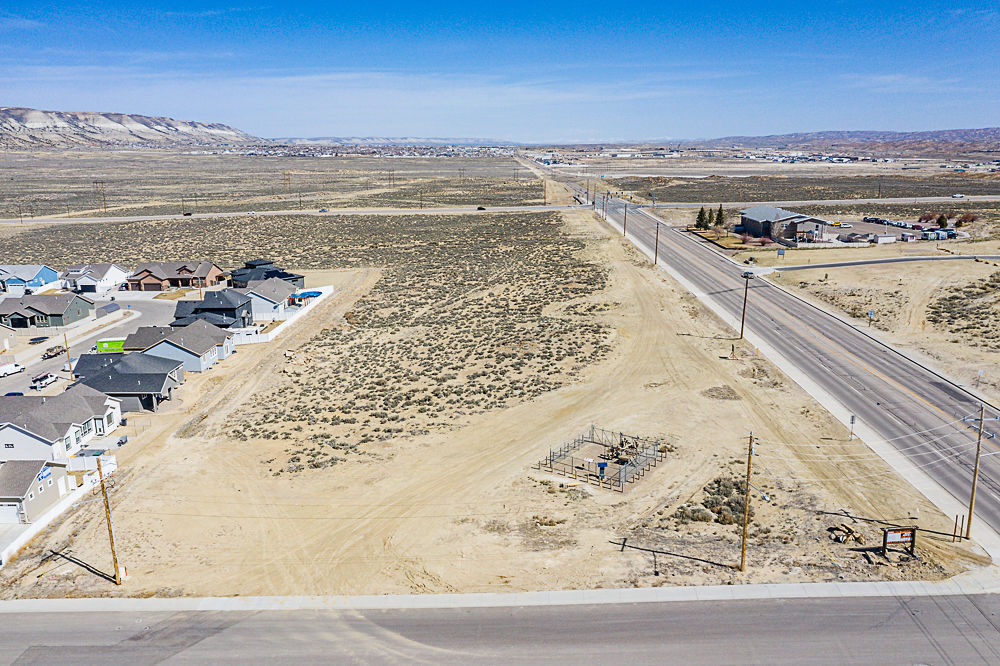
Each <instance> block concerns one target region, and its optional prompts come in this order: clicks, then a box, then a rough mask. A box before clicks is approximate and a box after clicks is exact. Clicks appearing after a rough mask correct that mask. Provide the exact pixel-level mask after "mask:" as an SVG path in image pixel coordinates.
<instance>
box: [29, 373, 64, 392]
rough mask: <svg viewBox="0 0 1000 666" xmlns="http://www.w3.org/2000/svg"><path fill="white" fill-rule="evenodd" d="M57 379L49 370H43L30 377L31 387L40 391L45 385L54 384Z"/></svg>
mask: <svg viewBox="0 0 1000 666" xmlns="http://www.w3.org/2000/svg"><path fill="white" fill-rule="evenodd" d="M57 379H59V378H58V377H56V376H55V375H54V374H52V373H51V372H43V373H42V374H40V375H35V376H34V377H32V378H31V388H33V389H35V390H36V391H41V390H42V389H43V388H45V387H46V386H49V385H50V384H54V383H55V382H56V380H57Z"/></svg>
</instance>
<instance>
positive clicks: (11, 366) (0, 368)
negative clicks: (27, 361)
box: [0, 363, 24, 377]
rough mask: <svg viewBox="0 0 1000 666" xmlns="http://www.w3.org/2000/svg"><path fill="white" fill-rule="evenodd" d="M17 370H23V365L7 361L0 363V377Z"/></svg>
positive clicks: (14, 373)
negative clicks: (3, 363)
mask: <svg viewBox="0 0 1000 666" xmlns="http://www.w3.org/2000/svg"><path fill="white" fill-rule="evenodd" d="M19 372H24V366H23V365H21V364H20V363H7V364H5V365H0V377H6V376H7V375H16V374H17V373H19Z"/></svg>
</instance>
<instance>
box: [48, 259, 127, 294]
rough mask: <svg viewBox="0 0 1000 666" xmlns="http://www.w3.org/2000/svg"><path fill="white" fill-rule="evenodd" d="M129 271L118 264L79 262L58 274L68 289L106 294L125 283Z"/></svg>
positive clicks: (85, 292) (84, 292)
mask: <svg viewBox="0 0 1000 666" xmlns="http://www.w3.org/2000/svg"><path fill="white" fill-rule="evenodd" d="M130 273H131V271H129V270H127V269H125V268H122V267H121V266H119V265H118V264H81V265H76V266H70V267H69V268H67V269H66V270H65V271H63V272H62V275H61V276H60V277H61V278H62V280H63V284H64V285H65V286H66V288H67V289H69V290H70V291H77V292H80V293H82V294H106V293H107V292H109V291H117V290H118V288H119V287H121V286H122V285H123V284H125V281H126V280H128V276H129V274H130Z"/></svg>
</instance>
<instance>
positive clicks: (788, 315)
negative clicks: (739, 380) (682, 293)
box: [607, 199, 1000, 536]
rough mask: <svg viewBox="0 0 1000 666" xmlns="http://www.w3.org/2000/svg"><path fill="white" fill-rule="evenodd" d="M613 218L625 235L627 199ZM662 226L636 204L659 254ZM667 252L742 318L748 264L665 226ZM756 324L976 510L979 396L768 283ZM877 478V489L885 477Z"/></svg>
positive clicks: (999, 524) (988, 497) (984, 516)
mask: <svg viewBox="0 0 1000 666" xmlns="http://www.w3.org/2000/svg"><path fill="white" fill-rule="evenodd" d="M607 214H608V217H609V219H610V221H611V223H612V224H613V225H617V226H618V228H619V229H620V228H621V226H622V219H623V218H624V214H625V202H623V201H621V200H619V199H613V200H609V201H608V203H607ZM655 226H656V219H655V218H654V217H653V216H652V215H649V214H646V213H645V212H644V211H642V210H641V209H639V210H636V209H633V207H632V206H631V205H629V211H628V222H627V231H628V234H629V236H630V237H633V238H634V239H635V240H637V241H638V242H640V243H642V244H643V245H645V246H646V247H648V248H651V249H652V248H653V245H654V238H655ZM658 255H659V259H660V261H661V262H662V263H665V264H667V265H669V266H670V267H671V268H672V269H673V270H675V271H676V272H677V273H679V274H680V275H681V276H682V277H683V278H684V279H686V280H687V281H688V282H689V283H690V284H692V285H693V286H694V287H695V288H696V289H697V290H699V291H700V292H701V293H702V294H704V295H705V296H706V297H707V298H708V299H711V300H712V301H713V302H715V303H716V304H717V305H719V306H721V307H722V308H723V309H724V310H725V311H726V312H727V313H729V314H730V315H731V316H733V317H735V318H736V320H739V318H740V313H741V310H742V307H743V294H744V284H745V281H744V279H743V278H742V277H741V274H742V273H743V272H744V271H745V270H747V269H748V268H749V267H748V266H742V265H739V264H736V263H734V262H733V261H731V260H730V259H728V258H727V257H724V256H722V255H721V254H719V253H717V252H715V251H713V250H711V249H709V248H708V247H707V246H706V245H705V244H704V243H701V242H698V241H696V240H693V239H692V237H691V236H690V235H689V234H687V233H686V232H683V231H681V230H679V229H676V228H673V227H669V226H667V225H665V224H663V223H662V222H661V223H660V232H659V250H658ZM746 327H747V330H748V331H749V332H752V333H754V334H756V336H758V337H760V338H761V339H762V340H763V341H765V342H766V343H767V344H768V345H770V346H771V347H772V348H773V349H776V350H779V351H780V353H781V354H782V355H783V356H784V357H785V358H786V359H787V360H788V361H789V362H790V363H792V364H794V366H795V367H796V368H797V370H798V371H800V372H801V373H803V374H804V375H806V376H807V377H808V378H809V379H810V380H812V381H813V382H814V383H815V384H816V385H817V386H818V387H820V389H821V390H822V391H824V392H825V393H826V394H828V395H829V396H832V397H833V398H834V399H835V400H837V401H838V402H839V403H840V404H841V405H843V406H844V407H845V408H847V409H848V410H849V411H850V413H852V414H854V415H856V417H857V419H858V420H859V421H860V422H862V423H863V424H865V425H866V426H868V427H869V428H870V429H872V430H873V431H874V432H875V433H876V434H877V436H878V437H880V438H881V439H883V440H885V441H887V442H888V443H889V444H891V445H892V446H893V447H894V448H895V449H896V450H897V451H898V452H899V453H900V454H902V455H903V456H905V457H906V458H908V459H909V460H910V461H911V462H912V463H913V464H914V465H915V466H916V467H919V468H920V469H922V471H924V472H925V473H927V474H928V475H930V477H931V478H933V479H934V480H935V481H936V482H937V483H938V484H940V485H941V486H942V487H943V488H944V489H945V490H947V491H948V493H950V494H951V495H952V496H953V497H955V498H956V499H957V500H959V502H962V503H964V504H966V505H967V503H968V500H969V492H970V487H971V480H972V472H973V464H974V460H975V444H976V432H975V430H974V428H975V424H974V423H968V422H965V423H963V422H962V419H963V418H966V417H978V415H979V406H980V401H979V400H977V399H976V397H975V396H974V395H972V394H971V393H970V392H968V391H967V390H965V389H964V388H962V387H960V386H958V385H956V384H954V383H952V382H950V381H948V380H947V379H945V378H944V377H942V376H940V375H938V374H936V373H935V372H933V371H932V370H930V369H928V368H926V367H923V366H921V365H920V364H918V363H916V362H915V361H913V360H911V359H910V358H908V357H906V356H904V355H902V354H900V353H897V352H896V351H893V350H892V349H891V348H889V347H887V346H886V345H884V344H882V343H880V342H878V341H877V340H875V339H873V338H871V337H869V336H867V335H866V334H865V333H864V332H863V330H862V329H860V328H857V327H855V326H853V325H851V324H848V323H846V322H845V321H843V320H841V319H838V318H836V317H834V316H832V315H830V314H828V313H826V312H825V311H823V310H821V309H820V308H818V307H816V306H813V305H810V304H809V303H807V302H805V301H803V300H801V299H799V298H797V297H795V296H793V295H792V294H790V293H789V292H786V291H784V290H782V289H780V288H778V287H776V286H774V285H772V284H771V283H769V282H767V281H766V280H764V279H753V280H751V281H750V289H749V298H748V307H747V314H746ZM997 415H998V410H997V409H996V408H995V407H993V406H990V405H987V408H986V416H987V419H990V418H991V417H996V416H997ZM789 418H794V416H792V415H790V416H789ZM998 425H1000V422H997V421H987V422H986V428H985V430H986V441H985V443H984V445H983V453H984V456H983V458H982V467H981V475H980V480H979V491H978V494H977V499H976V511H975V515H976V518H977V520H984V521H986V522H987V523H988V524H989V525H990V526H991V527H992V528H993V529H994V530H1000V458H998V457H997V456H994V455H989V454H992V453H996V452H1000V447H998V446H997V442H998V441H1000V438H993V437H992V436H993V435H994V434H995V433H996V432H998V431H1000V427H997V426H998ZM764 445H765V446H766V443H765V444H764ZM817 450H821V449H817ZM872 482H873V483H877V478H873V479H872ZM973 536H975V530H973Z"/></svg>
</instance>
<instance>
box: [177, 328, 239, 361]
mask: <svg viewBox="0 0 1000 666" xmlns="http://www.w3.org/2000/svg"><path fill="white" fill-rule="evenodd" d="M174 330H175V331H176V332H178V333H179V332H184V333H187V334H189V335H190V334H192V333H196V334H204V335H206V336H207V337H209V338H211V339H212V340H214V341H215V347H216V352H217V354H218V358H219V360H220V361H224V360H226V359H227V358H229V357H230V356H232V355H233V352H235V351H236V342H235V340H234V334H233V332H232V331H227V330H226V329H223V328H219V327H218V326H214V325H212V324H209V323H208V322H207V321H205V320H203V319H199V320H197V321H194V322H191V323H190V324H188V325H187V326H184V327H183V328H179V329H174Z"/></svg>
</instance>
